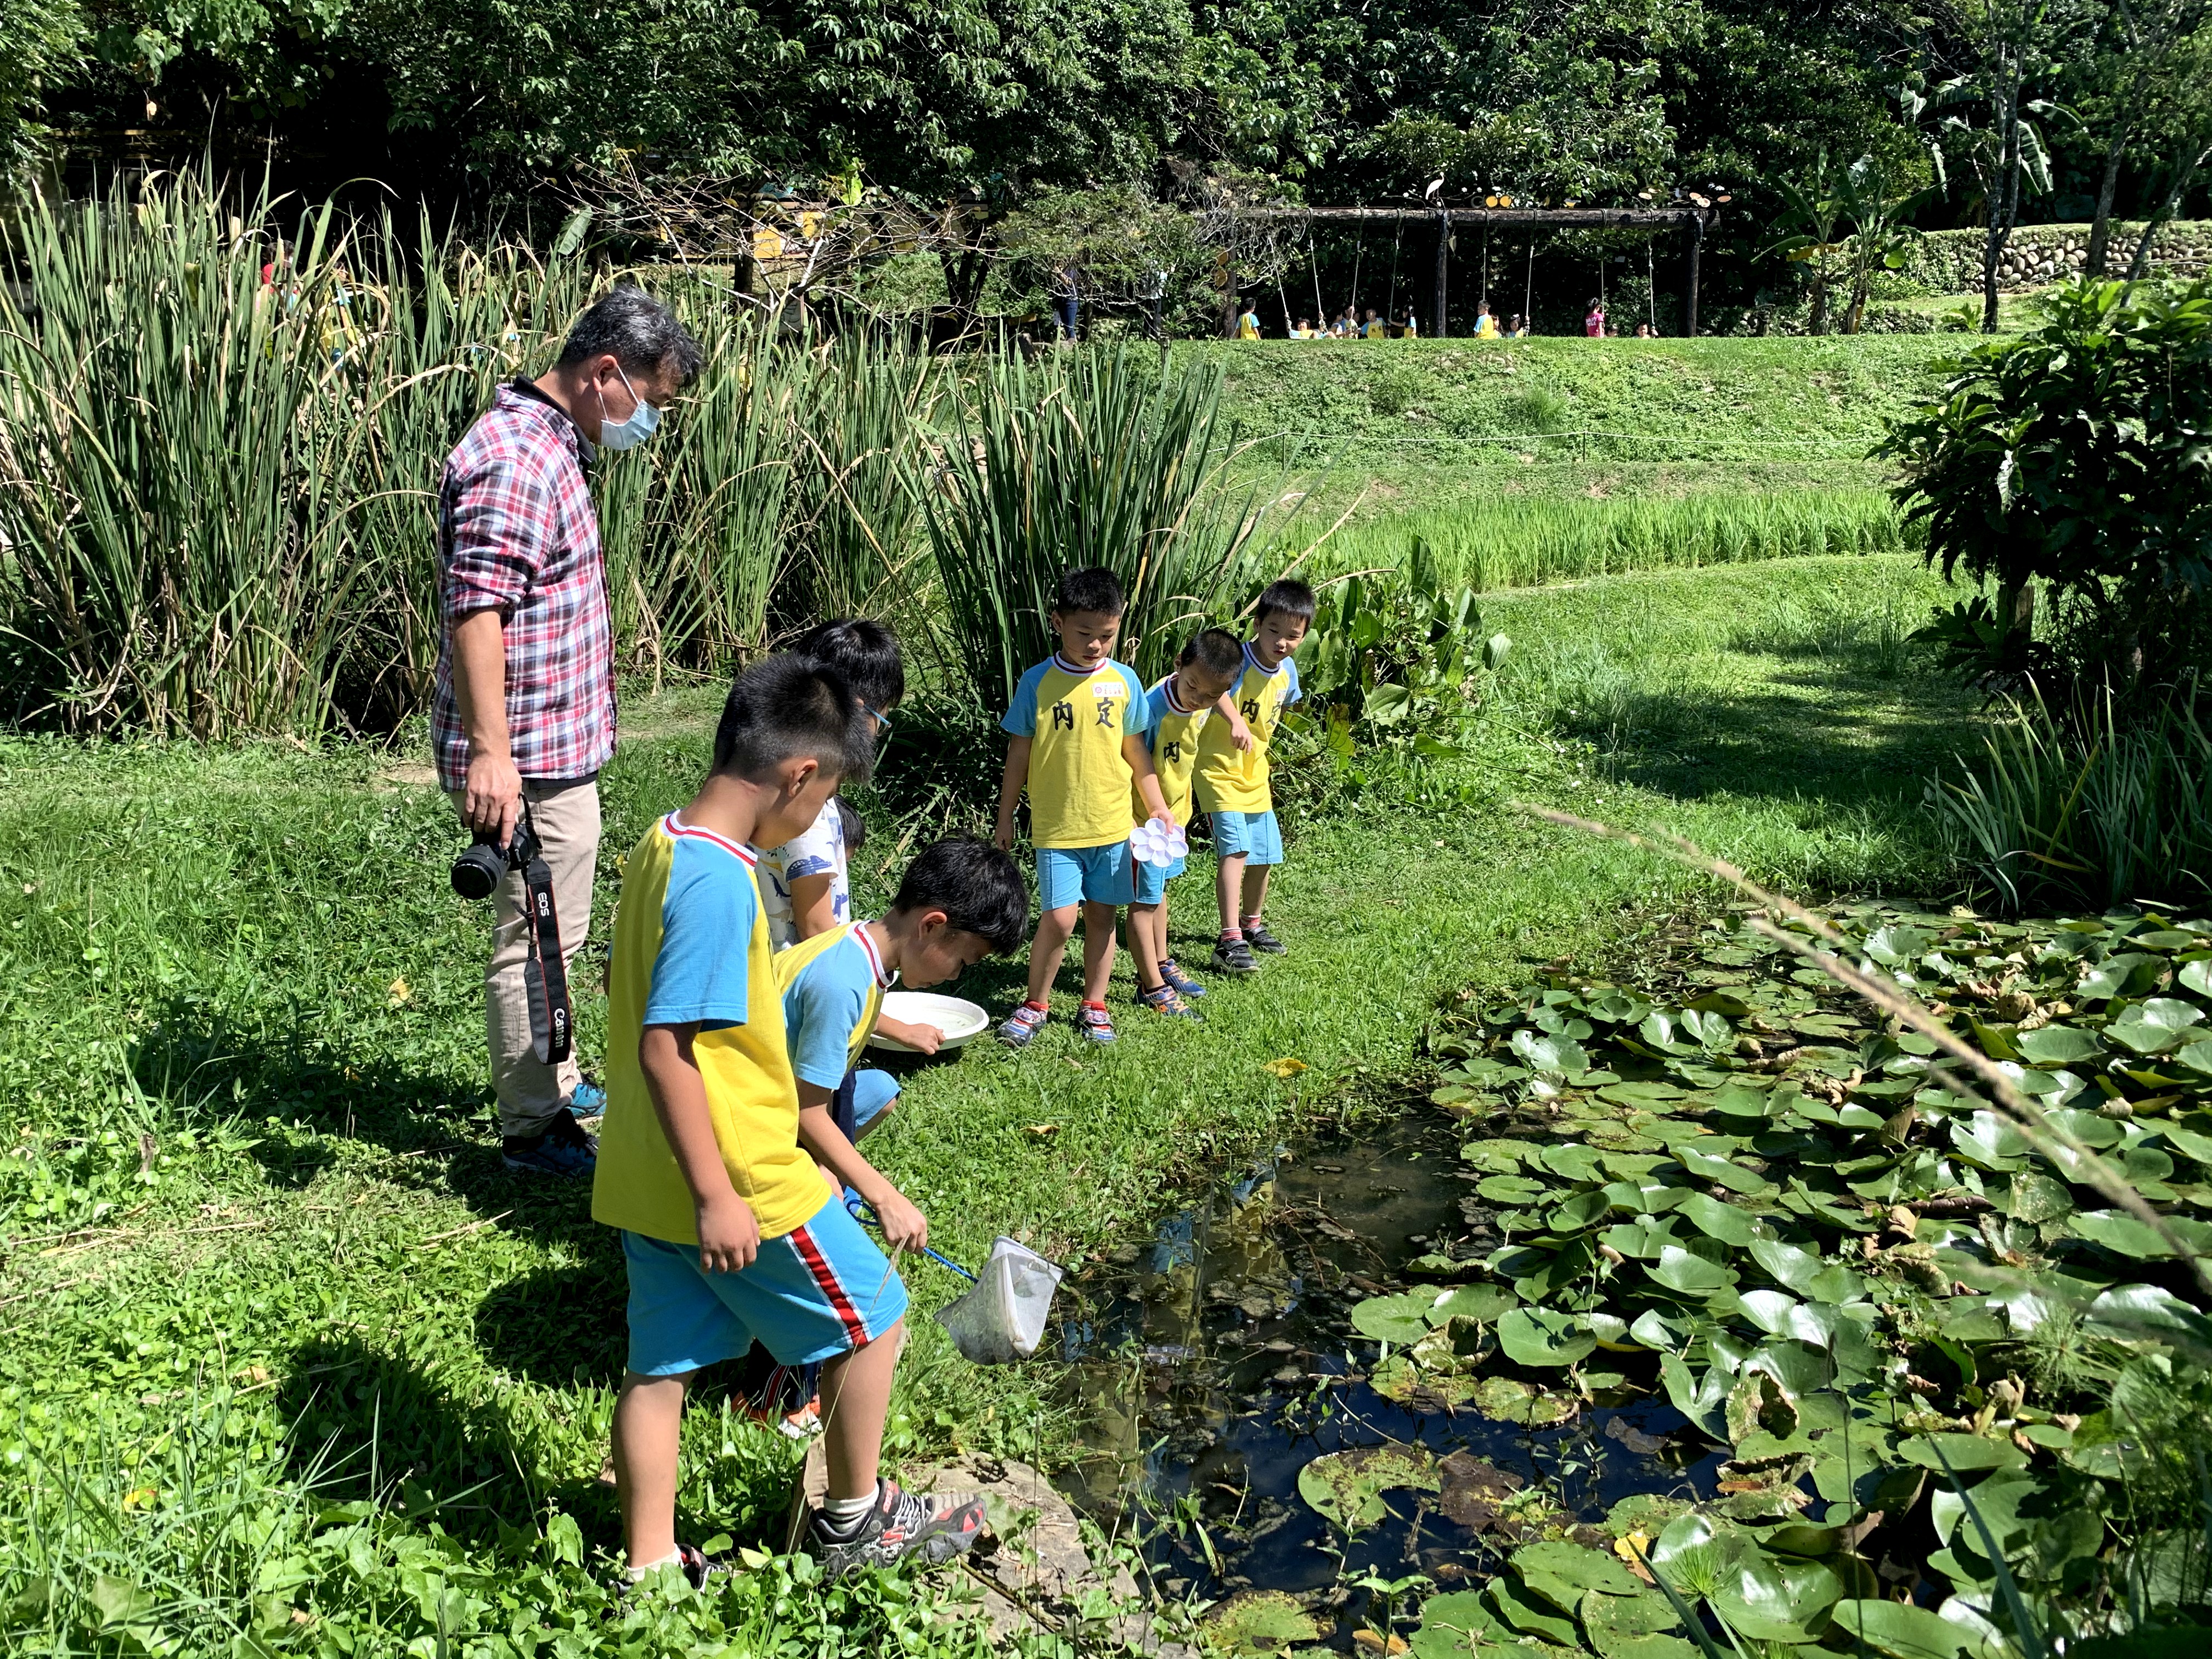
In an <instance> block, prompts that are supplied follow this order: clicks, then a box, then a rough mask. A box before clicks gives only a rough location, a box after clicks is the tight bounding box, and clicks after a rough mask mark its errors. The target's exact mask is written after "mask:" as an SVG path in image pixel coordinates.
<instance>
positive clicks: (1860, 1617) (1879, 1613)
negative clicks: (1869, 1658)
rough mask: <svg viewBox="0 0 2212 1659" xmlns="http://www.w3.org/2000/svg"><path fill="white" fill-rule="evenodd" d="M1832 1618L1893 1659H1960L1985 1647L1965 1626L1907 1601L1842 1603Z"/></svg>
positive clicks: (1871, 1646) (1838, 1603) (1835, 1609)
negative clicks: (1967, 1653)
mask: <svg viewBox="0 0 2212 1659" xmlns="http://www.w3.org/2000/svg"><path fill="white" fill-rule="evenodd" d="M1832 1617H1833V1618H1834V1620H1835V1622H1836V1623H1837V1624H1838V1625H1839V1626H1842V1627H1843V1628H1844V1629H1845V1630H1847V1631H1849V1632H1850V1633H1851V1634H1852V1635H1854V1636H1856V1637H1857V1638H1859V1640H1861V1641H1862V1642H1864V1643H1865V1644H1867V1645H1868V1646H1869V1647H1870V1648H1873V1649H1875V1650H1876V1651H1878V1652H1881V1653H1884V1654H1887V1655H1888V1656H1889V1659H1956V1656H1958V1655H1960V1654H1962V1653H1966V1652H1967V1651H1969V1650H1976V1651H1978V1650H1980V1648H1981V1645H1982V1644H1981V1639H1980V1638H1979V1637H1978V1635H1977V1634H1976V1633H1975V1632H1972V1631H1971V1630H1968V1629H1967V1628H1966V1626H1964V1625H1960V1624H1954V1622H1952V1621H1951V1620H1948V1619H1943V1618H1939V1617H1937V1616H1936V1614H1935V1613H1930V1612H1929V1611H1928V1609H1927V1608H1925V1607H1913V1606H1911V1604H1910V1603H1907V1602H1904V1601H1838V1602H1837V1603H1836V1605H1835V1607H1834V1609H1833V1613H1832Z"/></svg>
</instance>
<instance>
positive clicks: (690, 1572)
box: [615, 1544, 737, 1601]
mask: <svg viewBox="0 0 2212 1659" xmlns="http://www.w3.org/2000/svg"><path fill="white" fill-rule="evenodd" d="M662 1565H665V1566H671V1567H677V1568H680V1569H681V1570H682V1571H683V1574H684V1582H685V1583H688V1584H690V1586H691V1588H692V1589H706V1588H707V1581H708V1579H710V1578H720V1577H725V1576H726V1575H727V1574H730V1573H732V1572H735V1571H737V1569H736V1568H735V1567H733V1566H732V1565H730V1564H729V1563H728V1562H726V1561H717V1560H715V1559H714V1558H713V1557H712V1556H709V1555H708V1554H706V1553H703V1552H702V1551H700V1550H696V1549H694V1548H693V1547H691V1546H690V1545H689V1544H678V1546H677V1547H676V1559H674V1560H673V1561H668V1562H664V1563H663V1564H662ZM654 1571H658V1569H654ZM643 1582H644V1581H643V1580H641V1579H637V1578H633V1577H630V1576H629V1574H628V1573H624V1574H623V1575H622V1577H620V1578H619V1579H618V1580H617V1581H616V1583H615V1599H616V1600H617V1601H621V1600H622V1599H623V1597H625V1596H629V1595H635V1593H636V1590H637V1587H638V1585H639V1584H640V1583H643Z"/></svg>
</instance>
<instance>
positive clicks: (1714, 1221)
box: [1680, 1193, 1752, 1247]
mask: <svg viewBox="0 0 2212 1659" xmlns="http://www.w3.org/2000/svg"><path fill="white" fill-rule="evenodd" d="M1680 1207H1681V1212H1682V1215H1683V1218H1685V1219H1686V1220H1687V1221H1688V1222H1689V1224H1690V1225H1692V1226H1693V1227H1695V1228H1696V1229H1697V1230H1698V1231H1699V1232H1701V1233H1703V1234H1704V1235H1705V1237H1707V1238H1717V1239H1718V1240H1719V1241H1720V1242H1721V1243H1723V1244H1734V1245H1736V1246H1739V1247H1741V1246H1743V1245H1747V1244H1749V1243H1751V1241H1752V1218H1751V1215H1750V1212H1748V1211H1745V1210H1739V1209H1738V1208H1736V1206H1735V1205H1733V1204H1723V1202H1722V1201H1721V1200H1719V1199H1717V1198H1715V1197H1713V1196H1712V1195H1711V1194H1707V1193H1692V1194H1690V1195H1689V1196H1688V1197H1687V1198H1686V1199H1684V1200H1682V1203H1681V1206H1680Z"/></svg>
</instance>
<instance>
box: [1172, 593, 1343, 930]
mask: <svg viewBox="0 0 2212 1659" xmlns="http://www.w3.org/2000/svg"><path fill="white" fill-rule="evenodd" d="M1314 610H1315V605H1314V591H1313V589H1312V588H1310V587H1309V586H1306V584H1305V583H1304V582H1302V581H1298V580H1294V579H1291V578H1287V577H1286V578H1285V579H1284V580H1281V581H1279V582H1273V583H1271V584H1269V586H1268V587H1267V591H1266V592H1262V593H1261V595H1260V603H1259V605H1258V606H1257V607H1256V608H1255V611H1254V612H1253V617H1252V637H1251V638H1250V639H1249V640H1247V641H1245V642H1244V671H1243V674H1242V675H1241V676H1240V677H1239V678H1238V679H1237V690H1236V691H1235V692H1234V693H1233V697H1234V701H1235V703H1236V708H1237V713H1238V714H1241V715H1242V716H1243V723H1242V726H1240V727H1237V728H1234V729H1232V728H1231V727H1230V726H1227V725H1225V723H1223V722H1220V721H1210V722H1208V724H1207V726H1206V730H1205V731H1204V732H1202V733H1200V738H1199V748H1198V777H1197V780H1196V781H1195V784H1194V789H1195V792H1196V793H1197V797H1198V804H1199V806H1200V809H1201V810H1203V811H1206V812H1208V813H1211V814H1212V821H1213V849H1214V852H1215V853H1216V854H1218V857H1219V859H1220V869H1219V872H1218V875H1217V877H1216V887H1215V890H1216V894H1217V896H1218V898H1219V900H1220V903H1221V937H1220V939H1219V940H1218V942H1217V943H1216V944H1215V945H1214V947H1213V966H1214V968H1215V969H1217V970H1218V971H1219V972H1222V973H1225V974H1256V973H1258V972H1259V971H1260V964H1259V963H1258V962H1257V961H1255V959H1254V957H1253V955H1252V952H1253V951H1267V953H1268V954H1269V955H1271V956H1280V955H1282V954H1283V951H1284V949H1285V946H1284V945H1283V942H1282V940H1280V939H1277V938H1276V937H1275V936H1274V934H1273V933H1270V932H1269V931H1268V930H1267V921H1266V920H1265V919H1264V907H1265V906H1266V904H1267V877H1268V875H1269V873H1270V872H1272V871H1273V869H1274V867H1275V866H1277V865H1279V864H1280V863H1281V862H1282V861H1283V832H1282V828H1281V826H1280V825H1279V824H1278V823H1276V821H1275V798H1274V793H1273V790H1272V789H1271V788H1270V787H1268V781H1267V746H1268V743H1269V741H1270V740H1271V739H1272V738H1273V737H1274V735H1275V727H1276V726H1277V725H1278V724H1279V723H1280V721H1281V720H1282V717H1283V711H1284V710H1285V708H1289V707H1290V706H1291V704H1292V703H1295V702H1297V701H1298V698H1299V696H1300V692H1299V689H1298V665H1297V663H1295V662H1293V661H1292V660H1291V653H1293V652H1295V651H1296V650H1297V648H1298V642H1299V641H1302V640H1304V638H1305V636H1306V629H1309V628H1310V627H1312V626H1313V619H1314ZM1240 901H1241V907H1240Z"/></svg>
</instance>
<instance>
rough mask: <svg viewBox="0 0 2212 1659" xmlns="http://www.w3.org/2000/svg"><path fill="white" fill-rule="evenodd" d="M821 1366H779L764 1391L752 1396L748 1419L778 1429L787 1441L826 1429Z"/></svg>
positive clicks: (746, 1408) (747, 1402) (746, 1410)
mask: <svg viewBox="0 0 2212 1659" xmlns="http://www.w3.org/2000/svg"><path fill="white" fill-rule="evenodd" d="M820 1375H821V1367H819V1366H817V1365H804V1366H791V1365H778V1366H777V1367H776V1368H775V1370H772V1371H770V1372H769V1374H768V1381H767V1383H764V1384H763V1386H762V1388H761V1389H760V1391H759V1392H758V1393H757V1394H754V1395H750V1396H748V1397H747V1398H746V1400H745V1402H744V1414H745V1419H746V1420H747V1421H748V1422H752V1423H757V1424H759V1425H761V1426H762V1427H763V1428H768V1429H774V1430H775V1431H776V1432H777V1433H778V1434H780V1435H781V1436H783V1437H784V1438H786V1439H787V1440H805V1439H809V1438H811V1437H813V1436H815V1435H817V1434H819V1433H821V1432H822V1396H821V1395H820V1394H819V1393H818V1392H817V1389H818V1388H819V1383H817V1378H818V1377H819V1376H820Z"/></svg>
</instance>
